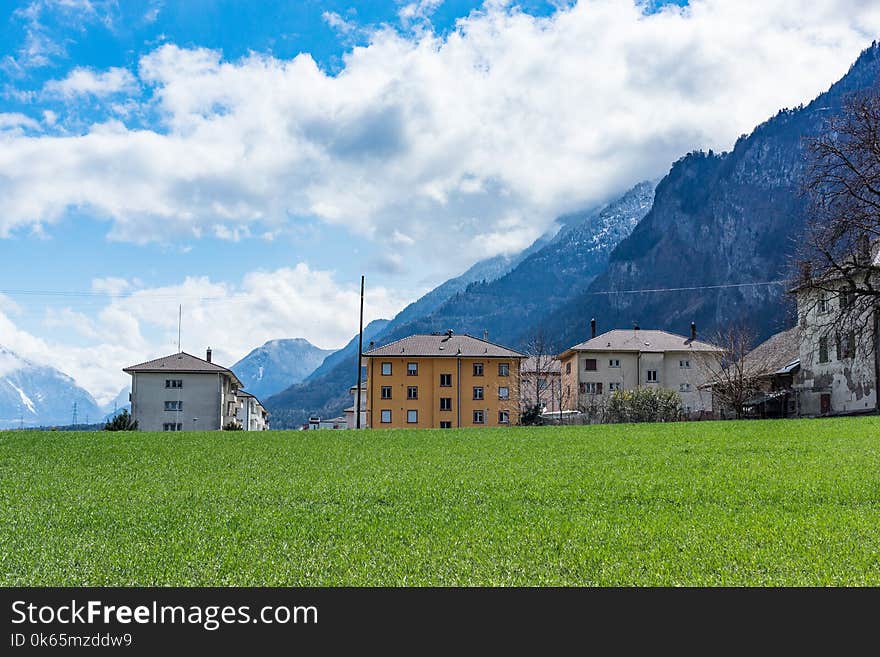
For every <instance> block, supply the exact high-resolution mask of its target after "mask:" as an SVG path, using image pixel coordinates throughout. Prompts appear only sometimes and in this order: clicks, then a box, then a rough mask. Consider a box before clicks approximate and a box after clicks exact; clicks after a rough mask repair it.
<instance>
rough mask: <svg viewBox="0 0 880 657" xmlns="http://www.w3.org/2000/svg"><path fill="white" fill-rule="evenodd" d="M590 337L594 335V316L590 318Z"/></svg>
mask: <svg viewBox="0 0 880 657" xmlns="http://www.w3.org/2000/svg"><path fill="white" fill-rule="evenodd" d="M590 337H591V338H595V337H596V318H595V317H594V318H593V319H591V320H590Z"/></svg>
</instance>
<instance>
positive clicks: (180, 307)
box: [177, 303, 183, 353]
mask: <svg viewBox="0 0 880 657" xmlns="http://www.w3.org/2000/svg"><path fill="white" fill-rule="evenodd" d="M182 319H183V304H182V303H181V304H179V305H178V306H177V353H181V352H182V351H183V349H181V348H180V324H181V320H182Z"/></svg>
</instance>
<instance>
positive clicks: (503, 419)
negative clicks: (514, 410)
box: [498, 411, 510, 424]
mask: <svg viewBox="0 0 880 657" xmlns="http://www.w3.org/2000/svg"><path fill="white" fill-rule="evenodd" d="M498 424H510V411H498Z"/></svg>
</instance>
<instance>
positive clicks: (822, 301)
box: [818, 292, 828, 314]
mask: <svg viewBox="0 0 880 657" xmlns="http://www.w3.org/2000/svg"><path fill="white" fill-rule="evenodd" d="M818 310H819V312H820V313H822V314H824V313H827V312H828V299H827V298H826V297H825V293H824V292H823V293H822V294H820V295H819V303H818Z"/></svg>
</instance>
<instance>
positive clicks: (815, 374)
mask: <svg viewBox="0 0 880 657" xmlns="http://www.w3.org/2000/svg"><path fill="white" fill-rule="evenodd" d="M795 294H796V297H797V305H798V318H799V322H800V345H799V356H800V371H799V372H798V374H797V377H796V379H795V386H794V387H795V389H796V390H797V392H798V403H799V412H800V414H801V415H807V416H815V415H836V414H851V413H861V412H870V411H872V410H875V409H877V370H878V369H880V368H878V363H877V358H878V355H880V351H878V348H880V342H877V343H875V344H873V345H872V344H871V341H872V339H873V340H875V341H876V340H877V339H878V338H877V337H876V329H874V330H872V327H876V326H877V323H876V320H875V318H874V317H873V316H872V315H871V314H870V313H869V314H868V315H866V316H865V317H862V318H861V321H859V322H857V324H858V326H859V327H860V330H855V329H854V330H851V331H843V332H841V331H840V329H839V327H836V326H835V317H836V316H837V315H836V311H837V310H838V308H837V306H838V305H839V304H840V303H846V299H845V295H840V294H833V293H829V292H828V291H827V290H819V289H814V288H810V287H803V288H800V289H798V290H795Z"/></svg>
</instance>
